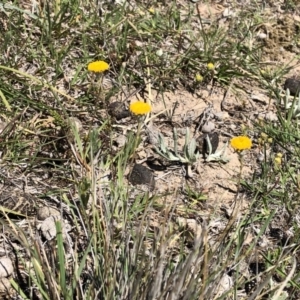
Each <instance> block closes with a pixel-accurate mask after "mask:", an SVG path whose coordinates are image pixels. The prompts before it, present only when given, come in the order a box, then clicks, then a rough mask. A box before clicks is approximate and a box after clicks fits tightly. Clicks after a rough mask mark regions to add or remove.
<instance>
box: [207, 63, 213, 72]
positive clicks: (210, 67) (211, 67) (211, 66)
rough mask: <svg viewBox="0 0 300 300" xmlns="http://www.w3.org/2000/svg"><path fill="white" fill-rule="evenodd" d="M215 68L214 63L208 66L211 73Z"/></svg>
mask: <svg viewBox="0 0 300 300" xmlns="http://www.w3.org/2000/svg"><path fill="white" fill-rule="evenodd" d="M214 68H215V65H214V64H213V63H208V64H207V69H208V70H210V71H211V70H213V69H214Z"/></svg>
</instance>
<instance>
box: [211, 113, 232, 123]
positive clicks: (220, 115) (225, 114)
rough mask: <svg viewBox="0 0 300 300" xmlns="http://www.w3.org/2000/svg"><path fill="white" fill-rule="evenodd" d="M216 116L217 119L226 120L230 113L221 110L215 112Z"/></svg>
mask: <svg viewBox="0 0 300 300" xmlns="http://www.w3.org/2000/svg"><path fill="white" fill-rule="evenodd" d="M214 116H215V119H216V120H217V121H224V120H225V119H227V118H228V117H229V114H228V112H225V111H220V112H217V113H214Z"/></svg>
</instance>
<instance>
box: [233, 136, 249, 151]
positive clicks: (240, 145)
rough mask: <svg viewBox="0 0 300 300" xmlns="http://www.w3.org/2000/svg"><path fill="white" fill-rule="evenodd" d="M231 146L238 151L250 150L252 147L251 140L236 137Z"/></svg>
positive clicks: (244, 137)
mask: <svg viewBox="0 0 300 300" xmlns="http://www.w3.org/2000/svg"><path fill="white" fill-rule="evenodd" d="M230 145H231V147H232V148H233V149H235V150H237V151H242V150H246V149H250V148H251V146H252V142H251V140H250V139H249V138H248V137H247V136H243V135H241V136H236V137H234V138H232V139H231V141H230Z"/></svg>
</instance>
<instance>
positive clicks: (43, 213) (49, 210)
mask: <svg viewBox="0 0 300 300" xmlns="http://www.w3.org/2000/svg"><path fill="white" fill-rule="evenodd" d="M50 216H60V212H59V211H58V210H57V209H55V208H54V207H51V206H50V207H48V206H43V207H40V208H39V209H38V210H37V218H38V220H45V219H47V218H48V217H50Z"/></svg>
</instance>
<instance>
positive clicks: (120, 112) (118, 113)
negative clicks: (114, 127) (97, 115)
mask: <svg viewBox="0 0 300 300" xmlns="http://www.w3.org/2000/svg"><path fill="white" fill-rule="evenodd" d="M108 114H109V115H110V116H112V117H115V118H116V120H121V119H124V118H127V117H129V116H130V112H129V110H128V109H127V108H126V106H125V104H124V103H123V102H119V101H116V102H112V103H110V104H109V106H108Z"/></svg>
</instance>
